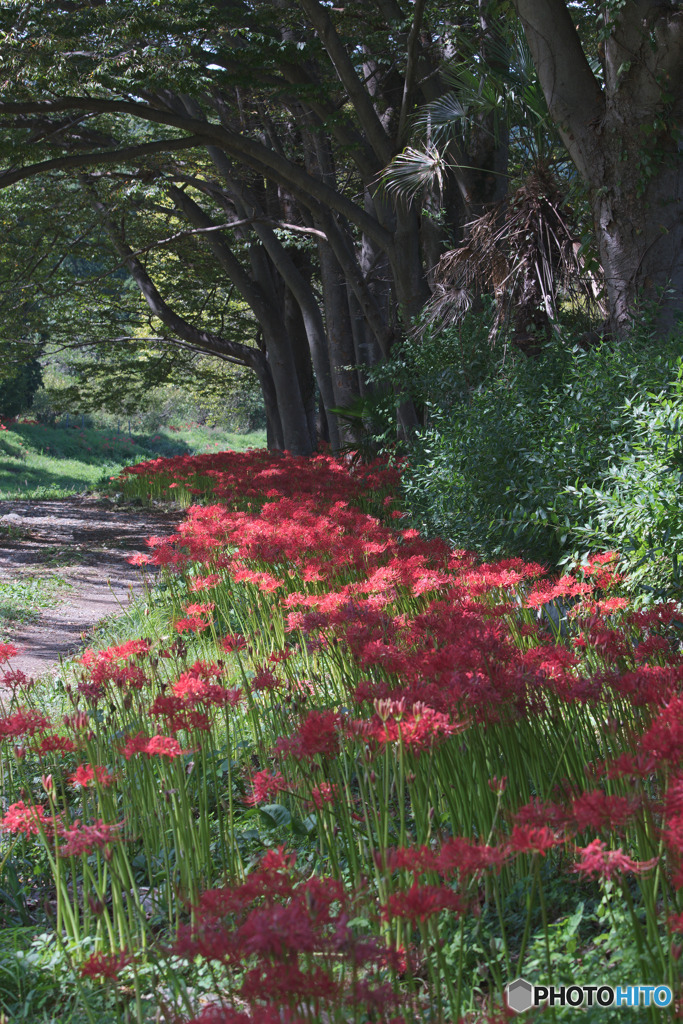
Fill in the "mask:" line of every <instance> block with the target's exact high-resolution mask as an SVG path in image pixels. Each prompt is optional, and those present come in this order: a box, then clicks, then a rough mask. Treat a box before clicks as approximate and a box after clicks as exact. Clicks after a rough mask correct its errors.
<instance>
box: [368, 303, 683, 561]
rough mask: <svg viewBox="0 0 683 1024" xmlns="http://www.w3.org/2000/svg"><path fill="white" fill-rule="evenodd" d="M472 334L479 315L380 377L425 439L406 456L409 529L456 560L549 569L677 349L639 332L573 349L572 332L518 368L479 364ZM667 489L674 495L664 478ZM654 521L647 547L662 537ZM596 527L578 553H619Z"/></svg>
mask: <svg viewBox="0 0 683 1024" xmlns="http://www.w3.org/2000/svg"><path fill="white" fill-rule="evenodd" d="M486 324H487V317H486V316H485V315H484V316H480V315H475V314H472V313H470V314H468V316H467V318H466V319H465V321H464V323H463V325H462V327H461V328H455V329H454V328H451V329H449V330H446V331H443V332H441V333H439V334H432V335H430V336H428V337H427V339H426V340H425V341H424V342H423V343H420V342H418V341H416V340H414V341H412V342H410V343H408V344H406V345H405V346H404V347H403V349H402V350H401V353H400V355H397V357H396V359H395V361H394V362H393V363H391V364H390V365H389V367H388V368H387V370H386V371H383V372H386V373H387V375H388V376H390V377H391V376H394V375H395V374H396V375H398V374H399V373H400V375H401V376H400V380H401V384H403V385H404V386H409V387H410V391H409V393H410V394H412V395H413V396H414V397H415V398H416V399H417V400H418V401H421V402H422V403H423V404H424V407H425V410H426V425H425V426H424V428H423V429H422V430H421V431H420V432H419V433H418V435H417V436H416V437H415V438H414V439H413V440H412V441H411V442H410V444H409V447H408V457H409V468H408V470H407V472H406V473H405V475H404V486H405V490H406V495H407V498H408V503H409V507H410V510H411V515H412V517H413V519H414V521H415V523H416V524H418V525H420V526H422V527H423V528H424V529H426V530H428V531H429V532H430V533H432V534H440V535H441V536H444V537H447V538H448V539H449V540H450V541H452V542H453V543H455V544H456V545H457V546H464V547H468V548H474V549H476V550H478V551H481V552H483V553H484V554H486V555H503V554H505V555H507V554H519V553H524V554H525V555H527V556H528V557H532V558H534V559H538V560H540V561H543V562H547V563H550V564H555V563H557V561H558V560H559V559H560V558H561V557H562V556H563V555H565V556H567V555H569V554H570V553H571V552H573V550H574V548H575V547H576V541H577V536H578V533H577V530H580V529H581V528H582V527H587V525H588V522H589V518H590V515H591V511H590V509H589V500H590V499H589V494H588V492H586V495H585V496H584V497H581V496H580V492H581V491H582V489H583V488H595V487H599V486H600V485H601V481H603V480H604V479H606V478H607V477H608V475H609V473H610V472H611V468H610V467H612V466H618V465H619V464H620V461H621V460H622V458H624V457H628V456H629V453H630V452H631V451H632V449H633V446H634V445H635V444H636V443H637V441H638V438H639V437H640V438H641V443H642V437H643V430H644V425H643V424H640V425H639V424H638V422H637V418H634V415H633V410H634V408H637V407H639V406H640V405H641V404H642V403H643V402H647V401H648V399H647V395H648V393H649V392H651V391H653V390H659V389H661V388H662V387H663V386H665V385H667V383H668V381H669V380H670V379H671V377H672V375H674V374H675V369H674V367H675V364H676V359H677V357H678V356H679V355H680V352H681V338H680V337H679V336H676V335H672V336H671V337H670V338H669V340H668V342H667V343H666V344H658V345H657V346H656V347H655V346H654V345H653V344H652V341H651V337H650V334H649V331H648V328H647V323H646V322H644V325H643V328H642V330H641V332H640V335H639V336H638V337H634V338H633V339H632V340H631V341H629V342H626V341H623V342H620V343H619V344H618V345H612V344H610V343H609V342H608V341H607V342H604V343H603V344H597V345H594V346H592V347H590V346H589V347H585V343H584V347H582V346H581V345H577V340H578V339H579V337H580V327H579V326H578V325H572V324H571V322H569V323H568V324H566V325H565V326H564V327H562V328H561V329H560V331H559V332H558V337H557V338H556V340H554V341H553V342H552V343H550V344H548V345H546V346H545V348H543V350H542V352H541V354H540V355H539V356H537V357H536V358H531V359H530V358H528V357H526V356H523V355H521V354H519V353H517V352H515V351H514V349H510V350H507V351H505V350H504V349H500V348H499V349H498V350H491V349H489V350H488V352H487V350H486V342H485V336H486ZM451 359H452V360H453V365H452V366H450V367H449V361H450V360H451ZM470 367H473V370H472V371H471V372H470V371H469V368H470ZM425 368H427V370H426V372H425ZM468 373H469V379H468ZM673 416H674V413H673V412H671V413H670V414H669V426H671V422H672V417H673ZM664 429H665V428H664V425H662V430H664ZM655 437H663V434H662V432H661V431H660V433H659V434H657V433H655ZM653 443H656V442H654V441H653ZM630 465H631V466H632V472H635V463H634V462H633V461H632V462H631V463H630ZM640 465H641V466H643V465H644V463H643V462H642V461H641V463H640ZM653 470H654V472H653V473H652V475H650V476H649V477H647V478H643V480H642V485H643V486H644V487H645V486H649V487H650V490H651V498H652V507H653V508H654V507H655V505H656V503H657V501H658V498H657V495H656V492H657V491H658V490H659V488H660V487H661V485H662V483H663V482H664V481H663V480H662V477H661V474H657V473H656V466H653ZM646 479H647V480H649V484H647V485H646V483H645V480H646ZM670 485H671V487H672V488H674V489H675V479H674V476H671V477H670ZM670 493H671V494H672V495H673V494H674V493H675V490H672V491H670ZM634 498H635V494H634ZM634 511H635V506H634ZM645 514H646V512H645V509H643V519H644V518H645ZM659 521H660V523H661V524H662V526H663V529H662V530H661V531H660V539H661V538H663V536H664V532H665V530H666V526H664V525H663V524H664V520H663V519H662V518H661V517H660V520H659ZM595 524H596V526H597V521H595ZM601 525H602V526H603V527H604V529H605V532H604V534H602V535H601V539H600V540H598V534H599V530H598V529H596V530H593V531H592V532H591V533H590V536H589V537H588V536H583V537H582V549H583V550H584V551H585V550H587V549H589V548H590V547H596V546H597V547H605V546H607V547H614V546H617V547H620V545H619V544H618V543H617V541H618V540H619V539H621V540H622V541H627V542H628V537H627V534H628V529H627V528H626V526H625V524H624V529H623V530H621V531H617V530H615V529H613V528H610V527H609V524H608V513H607V510H606V509H605V516H604V518H603V519H602V520H601ZM652 525H653V528H655V529H657V527H656V525H655V524H654V523H653V524H652ZM645 536H646V534H645V533H644V532H643V534H642V539H643V541H644V538H645ZM608 538H609V540H608ZM671 538H672V539H673V533H672V534H671ZM640 553H641V555H642V553H643V552H642V550H641V552H640ZM669 564H671V562H669Z"/></svg>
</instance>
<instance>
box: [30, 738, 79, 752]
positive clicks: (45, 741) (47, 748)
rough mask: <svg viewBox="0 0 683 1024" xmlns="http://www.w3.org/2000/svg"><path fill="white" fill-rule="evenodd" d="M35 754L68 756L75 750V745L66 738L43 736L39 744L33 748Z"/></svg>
mask: <svg viewBox="0 0 683 1024" xmlns="http://www.w3.org/2000/svg"><path fill="white" fill-rule="evenodd" d="M33 749H34V750H35V752H36V753H37V754H51V753H58V754H70V753H71V752H72V751H73V750H75V749H76V744H75V743H74V741H73V740H70V739H69V738H68V737H67V736H55V735H51V736H44V737H43V738H42V739H41V741H40V743H38V744H37V745H36V746H35V747H34V748H33Z"/></svg>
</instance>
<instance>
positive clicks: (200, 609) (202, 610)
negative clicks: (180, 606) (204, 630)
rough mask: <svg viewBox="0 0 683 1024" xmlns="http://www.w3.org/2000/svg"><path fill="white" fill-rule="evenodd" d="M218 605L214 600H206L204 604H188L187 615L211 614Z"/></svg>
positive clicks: (186, 607) (186, 606)
mask: <svg viewBox="0 0 683 1024" xmlns="http://www.w3.org/2000/svg"><path fill="white" fill-rule="evenodd" d="M215 607H216V605H215V603H214V602H213V601H205V602H204V603H202V604H188V605H185V609H184V610H185V612H186V614H187V615H210V614H211V612H212V611H213V610H214V608H215Z"/></svg>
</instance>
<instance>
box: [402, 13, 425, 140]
mask: <svg viewBox="0 0 683 1024" xmlns="http://www.w3.org/2000/svg"><path fill="white" fill-rule="evenodd" d="M424 9H425V0H415V7H414V9H413V23H412V25H411V26H410V34H409V35H408V49H407V56H406V73H405V78H404V79H403V98H402V100H401V112H400V114H399V118H398V142H399V145H400V144H401V143H402V141H403V138H404V136H405V131H406V123H407V121H408V114H409V113H410V105H411V103H412V100H413V93H414V91H415V76H416V73H417V44H418V41H419V38H420V28H421V27H422V16H423V14H424Z"/></svg>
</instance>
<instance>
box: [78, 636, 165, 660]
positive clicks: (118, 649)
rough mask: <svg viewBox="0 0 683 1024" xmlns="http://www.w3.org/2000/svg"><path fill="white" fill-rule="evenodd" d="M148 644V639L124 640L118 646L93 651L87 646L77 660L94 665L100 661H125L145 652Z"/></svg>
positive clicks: (148, 646) (147, 649) (148, 647)
mask: <svg viewBox="0 0 683 1024" xmlns="http://www.w3.org/2000/svg"><path fill="white" fill-rule="evenodd" d="M149 649H150V645H149V641H148V640H126V642H125V643H123V644H119V645H118V646H112V647H107V648H105V649H104V650H103V651H93V650H91V649H90V648H88V650H87V651H85V653H84V654H83V656H82V657H81V658H79V661H80V663H81V665H87V666H91V665H95V664H97V663H98V662H102V661H127V660H128V659H129V658H133V657H135V656H136V655H140V654H147V653H148V652H149Z"/></svg>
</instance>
